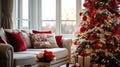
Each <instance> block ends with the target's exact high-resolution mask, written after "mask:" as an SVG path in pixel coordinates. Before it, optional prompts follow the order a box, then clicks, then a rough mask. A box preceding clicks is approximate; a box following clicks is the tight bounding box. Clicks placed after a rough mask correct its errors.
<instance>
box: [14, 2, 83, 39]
mask: <svg viewBox="0 0 120 67" xmlns="http://www.w3.org/2000/svg"><path fill="white" fill-rule="evenodd" d="M16 1H17V0H14V5H15V4H16ZM18 1H20V2H18V3H19V4H18V6H17V5H15V6H14V8H16V7H19V8H18V11H19V18H18V19H17V18H16V11H15V10H16V9H14V10H13V12H14V13H13V21H14V28H16V29H22V25H21V24H22V20H26V19H22V6H21V3H22V0H18ZM81 4H82V2H81V0H76V20H62V19H61V9H60V8H61V0H56V20H49V21H56V32H55V34H56V35H63V37H74V34H61V22H62V21H76V25H75V26H76V29H77V28H78V27H77V24H78V23H79V22H80V20H81V19H80V16H79V12H80V10H81V8H82V7H81ZM41 6H42V5H41V0H29V9H28V10H29V19H28V21H29V22H28V23H29V29H36V30H41V29H42V21H48V20H42V19H41V17H42V16H41V15H42V14H41V9H40V8H41ZM16 20H18V27H16V26H17V25H16ZM73 33H74V32H73Z"/></svg>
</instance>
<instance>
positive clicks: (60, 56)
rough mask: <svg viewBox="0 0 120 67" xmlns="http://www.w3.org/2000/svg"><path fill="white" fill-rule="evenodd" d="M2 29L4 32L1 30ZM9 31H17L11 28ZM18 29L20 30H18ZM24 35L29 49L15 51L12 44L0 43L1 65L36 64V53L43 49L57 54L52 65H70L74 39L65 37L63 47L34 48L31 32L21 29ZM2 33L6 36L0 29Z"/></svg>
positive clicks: (10, 66) (14, 66) (9, 66)
mask: <svg viewBox="0 0 120 67" xmlns="http://www.w3.org/2000/svg"><path fill="white" fill-rule="evenodd" d="M1 31H2V32H1ZM7 31H11V32H13V31H16V30H11V29H10V30H9V29H7ZM17 31H18V30H17ZM19 31H20V32H21V33H22V36H23V38H24V40H25V42H26V46H27V50H26V51H21V52H14V50H13V47H12V46H11V45H10V44H0V59H1V60H0V67H16V66H26V67H30V66H32V65H33V66H34V65H37V63H36V61H35V55H36V54H38V53H39V52H42V51H43V50H48V51H52V52H53V53H54V54H55V56H56V61H53V62H51V63H50V67H59V66H61V65H63V64H67V67H68V66H69V62H70V58H71V45H72V39H67V38H63V39H62V41H63V44H62V45H63V48H46V49H34V48H32V45H31V44H30V43H31V42H30V38H29V34H28V33H26V32H25V31H21V30H19ZM0 35H2V37H3V38H4V36H5V33H4V32H3V30H0Z"/></svg>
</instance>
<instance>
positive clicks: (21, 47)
mask: <svg viewBox="0 0 120 67" xmlns="http://www.w3.org/2000/svg"><path fill="white" fill-rule="evenodd" d="M5 33H6V35H7V38H8V41H9V43H10V44H11V45H12V46H13V48H14V51H15V52H19V51H25V50H26V44H25V41H24V40H23V37H22V35H21V33H20V32H17V33H15V32H12V33H10V32H5Z"/></svg>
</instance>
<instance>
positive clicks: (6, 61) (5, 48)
mask: <svg viewBox="0 0 120 67" xmlns="http://www.w3.org/2000/svg"><path fill="white" fill-rule="evenodd" d="M0 59H1V60H0V65H1V67H13V47H12V46H11V45H9V44H0Z"/></svg>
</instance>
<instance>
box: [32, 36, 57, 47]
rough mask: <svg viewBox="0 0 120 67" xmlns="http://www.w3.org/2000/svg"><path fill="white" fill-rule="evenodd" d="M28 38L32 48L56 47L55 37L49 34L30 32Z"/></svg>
mask: <svg viewBox="0 0 120 67" xmlns="http://www.w3.org/2000/svg"><path fill="white" fill-rule="evenodd" d="M30 38H31V42H32V44H33V47H34V48H52V47H58V46H57V43H56V40H55V37H54V36H53V35H51V34H30Z"/></svg>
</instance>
